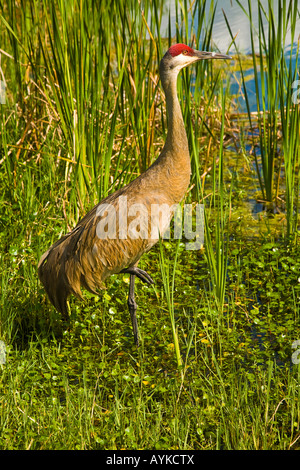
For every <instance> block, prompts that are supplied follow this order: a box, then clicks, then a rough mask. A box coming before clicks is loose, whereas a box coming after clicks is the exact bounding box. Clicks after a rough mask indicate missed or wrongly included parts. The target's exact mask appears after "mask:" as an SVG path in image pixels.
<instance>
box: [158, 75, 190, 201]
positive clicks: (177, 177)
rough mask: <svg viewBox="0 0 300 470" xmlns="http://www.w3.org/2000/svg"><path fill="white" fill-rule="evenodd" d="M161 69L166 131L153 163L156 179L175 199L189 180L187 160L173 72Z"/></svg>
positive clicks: (178, 197) (185, 137)
mask: <svg viewBox="0 0 300 470" xmlns="http://www.w3.org/2000/svg"><path fill="white" fill-rule="evenodd" d="M163 72H164V71H163V70H161V79H162V85H163V88H164V91H165V95H166V103H167V114H168V134H167V139H166V142H165V145H164V148H163V150H162V152H161V154H160V156H159V157H158V159H157V160H156V162H155V163H154V165H153V166H157V165H158V166H159V173H160V175H159V180H160V181H163V182H164V184H163V186H164V191H165V192H166V193H168V194H169V198H170V201H173V202H175V203H178V202H180V201H181V200H182V198H183V197H184V195H185V193H186V190H187V188H188V185H189V182H190V174H191V163H190V154H189V147H188V140H187V135H186V131H185V127H184V122H183V117H182V112H181V108H180V104H179V100H178V96H177V73H176V72H175V71H174V72H173V73H172V72H170V71H169V73H165V74H164V73H163Z"/></svg>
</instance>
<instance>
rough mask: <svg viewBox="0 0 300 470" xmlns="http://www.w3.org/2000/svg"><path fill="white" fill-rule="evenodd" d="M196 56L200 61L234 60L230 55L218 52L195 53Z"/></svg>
mask: <svg viewBox="0 0 300 470" xmlns="http://www.w3.org/2000/svg"><path fill="white" fill-rule="evenodd" d="M194 53H195V56H196V57H197V59H198V60H203V59H232V57H230V55H226V54H219V53H218V52H208V51H195V50H194Z"/></svg>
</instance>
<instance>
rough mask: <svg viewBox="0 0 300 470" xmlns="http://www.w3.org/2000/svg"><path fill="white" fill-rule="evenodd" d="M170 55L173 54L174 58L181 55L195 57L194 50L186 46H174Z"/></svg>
mask: <svg viewBox="0 0 300 470" xmlns="http://www.w3.org/2000/svg"><path fill="white" fill-rule="evenodd" d="M169 53H170V54H171V56H172V57H176V56H177V55H179V54H185V55H189V56H193V55H194V50H193V49H192V48H191V47H189V46H187V45H186V44H174V45H173V46H171V47H170V49H169Z"/></svg>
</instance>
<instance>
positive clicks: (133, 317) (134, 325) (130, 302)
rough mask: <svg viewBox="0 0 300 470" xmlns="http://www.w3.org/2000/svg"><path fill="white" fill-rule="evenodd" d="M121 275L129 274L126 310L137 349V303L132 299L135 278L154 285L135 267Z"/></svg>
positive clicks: (148, 277)
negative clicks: (127, 310)
mask: <svg viewBox="0 0 300 470" xmlns="http://www.w3.org/2000/svg"><path fill="white" fill-rule="evenodd" d="M121 273H128V274H130V284H129V295H128V309H129V313H130V318H131V323H132V329H133V336H134V342H135V344H136V346H137V347H138V346H139V332H138V324H137V319H136V310H137V303H136V301H135V297H134V285H135V276H137V277H138V278H139V279H140V280H141V281H143V282H146V283H147V284H154V281H153V279H152V278H151V277H150V276H149V274H148V273H146V271H143V270H142V269H139V268H137V267H136V266H132V267H131V268H127V269H122V271H121Z"/></svg>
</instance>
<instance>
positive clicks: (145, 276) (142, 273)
mask: <svg viewBox="0 0 300 470" xmlns="http://www.w3.org/2000/svg"><path fill="white" fill-rule="evenodd" d="M120 272H121V273H128V274H131V275H133V276H136V277H138V278H139V279H140V280H141V281H143V282H146V283H147V284H149V285H151V284H154V281H153V279H152V277H150V276H149V274H148V273H147V272H146V271H143V270H142V269H140V268H137V267H136V266H132V267H131V268H126V269H122V271H120Z"/></svg>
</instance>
